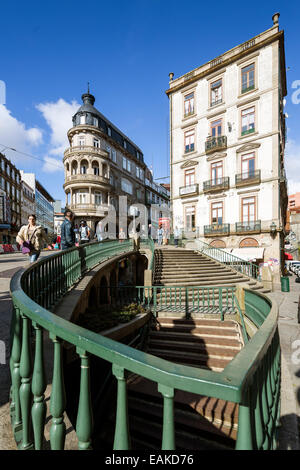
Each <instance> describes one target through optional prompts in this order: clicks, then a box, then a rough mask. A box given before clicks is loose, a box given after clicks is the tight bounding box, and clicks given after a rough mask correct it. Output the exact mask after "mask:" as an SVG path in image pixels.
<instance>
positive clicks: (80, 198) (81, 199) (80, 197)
mask: <svg viewBox="0 0 300 470" xmlns="http://www.w3.org/2000/svg"><path fill="white" fill-rule="evenodd" d="M87 200H88V194H87V193H86V192H85V190H82V191H78V193H77V204H86V203H87Z"/></svg>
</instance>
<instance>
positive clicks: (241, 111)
mask: <svg viewBox="0 0 300 470" xmlns="http://www.w3.org/2000/svg"><path fill="white" fill-rule="evenodd" d="M252 108H253V110H254V111H253V114H254V120H253V121H254V129H253V130H252V129H247V130H246V131H243V113H244V112H245V111H247V110H250V109H252ZM256 113H257V110H256V105H255V104H250V106H249V105H248V106H247V107H244V108H242V109H241V110H240V137H245V136H248V135H252V134H254V133H255V132H257V126H256V124H257V119H256V116H257V114H256ZM249 114H250V113H248V115H249ZM251 114H252V113H251ZM249 130H250V132H249Z"/></svg>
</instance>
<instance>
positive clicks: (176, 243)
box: [174, 226, 180, 248]
mask: <svg viewBox="0 0 300 470" xmlns="http://www.w3.org/2000/svg"><path fill="white" fill-rule="evenodd" d="M179 238H180V230H179V228H178V227H177V226H176V227H175V229H174V244H175V248H178V240H179Z"/></svg>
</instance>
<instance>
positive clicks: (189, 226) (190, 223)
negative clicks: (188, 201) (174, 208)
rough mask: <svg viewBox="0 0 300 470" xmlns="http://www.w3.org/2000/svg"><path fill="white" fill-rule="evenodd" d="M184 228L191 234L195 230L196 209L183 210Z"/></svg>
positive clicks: (192, 207)
mask: <svg viewBox="0 0 300 470" xmlns="http://www.w3.org/2000/svg"><path fill="white" fill-rule="evenodd" d="M185 228H186V231H187V232H192V231H194V230H195V228H196V207H195V206H190V207H187V208H186V209H185Z"/></svg>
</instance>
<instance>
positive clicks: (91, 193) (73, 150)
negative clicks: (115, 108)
mask: <svg viewBox="0 0 300 470" xmlns="http://www.w3.org/2000/svg"><path fill="white" fill-rule="evenodd" d="M82 101H83V105H82V106H81V107H80V108H79V109H78V111H77V113H76V114H75V115H74V116H73V127H72V128H71V129H70V130H69V131H68V139H69V142H70V147H69V148H68V149H67V150H66V151H65V153H64V168H65V184H64V190H65V193H66V207H69V208H70V209H71V210H72V211H73V212H74V213H75V224H76V223H77V224H79V223H80V220H81V219H83V220H85V221H86V222H87V224H88V226H89V227H90V229H91V231H92V234H94V232H95V231H96V227H97V225H98V223H99V222H101V221H102V220H103V219H104V218H105V217H106V216H107V207H108V205H110V206H113V207H114V208H115V211H116V234H118V231H119V229H120V228H121V227H119V219H118V217H119V209H120V208H119V196H126V197H127V206H128V207H130V206H131V205H132V204H137V203H138V204H143V205H144V204H145V198H146V191H145V171H146V169H147V166H146V164H145V163H144V157H143V153H142V151H141V150H140V148H139V147H138V146H137V145H136V144H134V143H133V142H132V141H131V140H130V139H129V138H128V137H127V136H126V135H124V134H123V133H122V132H121V131H120V130H119V129H118V128H117V127H116V126H115V125H114V124H112V123H111V122H110V121H109V120H108V119H107V118H106V117H105V116H103V115H102V114H101V113H100V112H99V111H98V110H97V109H96V108H95V107H94V102H95V97H94V96H93V95H91V94H90V93H86V94H83V95H82ZM132 209H133V208H132ZM132 209H129V210H128V220H127V222H125V225H127V226H128V225H129V223H130V222H131V221H132V220H133V218H134V216H135V215H136V212H135V211H134V210H132ZM127 226H125V227H124V226H123V227H122V228H123V230H124V231H126V230H127Z"/></svg>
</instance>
